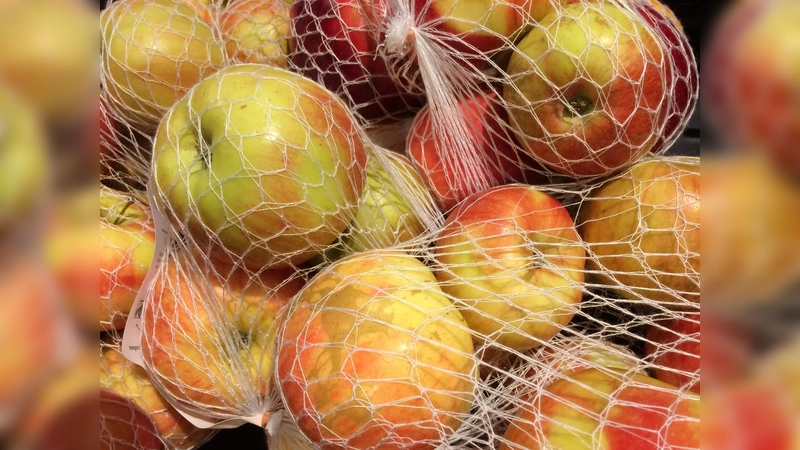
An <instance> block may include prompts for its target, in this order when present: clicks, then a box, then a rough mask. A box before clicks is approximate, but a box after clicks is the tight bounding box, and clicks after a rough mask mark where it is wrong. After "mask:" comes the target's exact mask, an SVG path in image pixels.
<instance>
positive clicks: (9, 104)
mask: <svg viewBox="0 0 800 450" xmlns="http://www.w3.org/2000/svg"><path fill="white" fill-rule="evenodd" d="M0 121H1V123H2V124H3V125H2V129H0V230H4V229H7V228H9V227H13V226H14V225H15V224H17V223H19V222H20V220H21V219H23V218H24V217H26V216H27V214H28V213H30V212H31V211H32V210H33V209H34V208H35V206H36V202H37V201H38V200H39V198H40V197H41V195H42V194H43V193H44V191H45V189H46V178H47V174H48V165H49V164H48V157H47V143H46V141H45V134H44V130H43V129H42V127H41V125H40V123H39V121H38V118H37V116H36V114H35V113H34V112H33V110H31V108H30V107H29V106H28V104H27V103H25V102H24V101H23V100H21V99H19V98H18V97H17V96H16V95H14V94H12V92H11V91H10V90H9V89H8V88H6V87H5V86H0Z"/></svg>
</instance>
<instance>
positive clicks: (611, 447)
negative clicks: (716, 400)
mask: <svg viewBox="0 0 800 450" xmlns="http://www.w3.org/2000/svg"><path fill="white" fill-rule="evenodd" d="M544 448H547V449H551V448H552V449H563V450H566V449H569V450H579V449H586V450H590V449H595V448H603V449H607V450H623V449H634V448H635V449H641V450H645V449H653V450H656V449H660V448H700V397H699V396H695V395H693V394H685V393H681V392H680V391H678V390H677V389H675V387H674V386H670V385H668V384H666V383H663V382H661V381H658V380H656V379H654V378H650V377H646V376H644V375H639V374H632V375H626V374H625V373H624V372H622V371H615V370H612V369H602V370H601V369H588V370H583V371H579V372H574V373H571V374H568V375H565V376H564V377H563V378H560V379H558V380H557V381H555V382H553V383H552V384H550V385H549V386H547V387H546V388H545V389H544V391H543V392H541V393H540V394H539V395H538V396H537V397H536V398H535V399H533V400H532V401H531V402H530V405H527V406H525V407H523V408H522V409H520V411H519V412H518V413H517V416H516V417H515V418H514V420H513V421H512V422H511V425H509V427H508V430H507V431H506V434H505V436H504V438H503V443H502V444H501V445H500V450H511V449H514V450H521V449H525V450H538V449H544Z"/></svg>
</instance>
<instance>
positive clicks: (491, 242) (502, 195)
mask: <svg viewBox="0 0 800 450" xmlns="http://www.w3.org/2000/svg"><path fill="white" fill-rule="evenodd" d="M435 252H436V253H435V256H436V260H437V262H438V263H439V266H440V270H437V272H436V277H437V279H438V280H439V282H440V283H441V286H442V290H443V291H444V292H445V293H446V294H448V295H449V296H451V297H453V298H454V299H457V300H458V306H459V309H460V310H461V313H462V314H463V315H464V319H465V320H466V321H467V323H468V324H469V326H470V329H472V330H473V331H474V332H475V334H476V337H477V338H478V339H480V340H485V341H487V342H494V343H496V344H499V345H504V346H508V347H510V348H511V349H513V350H517V351H523V350H527V349H530V348H535V347H538V346H540V345H541V344H542V343H543V342H546V341H548V340H549V339H550V338H552V337H553V336H555V335H556V334H557V333H558V332H559V331H561V329H562V328H563V327H564V326H566V324H567V323H569V321H570V320H572V317H573V315H574V314H575V312H576V311H577V309H578V305H579V304H580V302H581V298H582V297H583V288H582V283H583V280H584V272H583V269H584V265H585V250H584V248H583V246H582V244H581V242H580V238H579V237H578V233H577V231H576V230H575V226H574V223H573V221H572V218H571V217H570V216H569V213H568V212H567V210H566V209H565V208H564V207H563V205H561V203H560V202H559V201H558V200H556V199H554V198H552V197H550V196H549V195H547V194H545V193H542V192H540V191H538V190H536V189H535V188H534V187H532V186H526V185H508V186H500V187H496V188H492V189H488V190H486V191H484V192H479V193H477V194H473V195H472V196H470V197H468V198H467V199H466V200H464V202H463V203H461V204H460V205H459V206H458V207H457V208H456V209H455V210H454V211H453V212H452V213H451V214H450V216H449V217H448V218H447V221H446V222H445V224H444V226H443V227H442V229H441V231H440V232H439V235H438V238H437V240H436V250H435Z"/></svg>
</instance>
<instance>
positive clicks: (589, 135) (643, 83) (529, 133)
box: [503, 2, 672, 177]
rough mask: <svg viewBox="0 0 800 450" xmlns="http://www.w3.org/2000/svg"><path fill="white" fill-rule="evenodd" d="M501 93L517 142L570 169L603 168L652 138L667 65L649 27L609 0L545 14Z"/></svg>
mask: <svg viewBox="0 0 800 450" xmlns="http://www.w3.org/2000/svg"><path fill="white" fill-rule="evenodd" d="M507 73H508V77H509V81H508V82H507V83H506V84H505V86H504V90H503V97H504V98H505V100H506V102H507V104H508V113H509V117H510V123H511V126H512V128H513V129H514V131H515V132H516V137H517V140H518V141H519V143H520V144H521V145H522V147H523V150H524V151H526V152H527V153H529V154H530V155H531V156H533V157H534V159H536V160H537V161H538V162H540V163H541V164H543V165H545V166H546V167H548V168H550V169H552V170H555V171H557V172H559V173H562V174H565V175H569V176H572V177H587V176H596V175H607V174H610V173H612V172H615V171H617V170H620V169H622V168H624V167H626V166H629V165H631V164H633V163H634V162H636V161H637V160H638V159H640V158H641V157H642V156H644V155H645V154H646V153H647V152H648V151H649V150H650V149H651V148H652V147H653V145H655V143H656V141H657V140H658V138H659V133H660V131H661V129H662V127H663V126H664V123H665V122H666V115H667V109H668V105H669V103H670V102H669V101H668V97H667V94H668V91H669V89H670V86H671V85H672V71H671V68H670V67H669V65H668V64H667V55H666V53H665V51H664V50H663V49H662V44H661V41H660V40H658V39H657V38H656V35H655V32H654V31H653V30H652V29H651V28H650V27H649V26H648V25H647V23H646V22H644V20H643V19H641V18H639V17H638V16H636V15H635V14H634V13H633V12H631V11H627V10H624V9H621V8H620V7H618V6H616V5H615V4H614V3H612V2H598V3H589V4H586V3H580V4H573V5H567V6H566V7H565V8H563V10H561V11H559V12H558V13H553V14H550V15H548V16H547V17H545V18H544V19H543V20H542V21H541V23H540V26H537V27H536V28H534V29H532V30H531V31H530V32H529V33H528V34H527V35H526V36H525V37H524V38H523V39H522V40H521V41H520V42H519V43H518V44H517V49H516V51H515V52H514V53H513V54H512V56H511V59H510V60H509V63H508V68H507Z"/></svg>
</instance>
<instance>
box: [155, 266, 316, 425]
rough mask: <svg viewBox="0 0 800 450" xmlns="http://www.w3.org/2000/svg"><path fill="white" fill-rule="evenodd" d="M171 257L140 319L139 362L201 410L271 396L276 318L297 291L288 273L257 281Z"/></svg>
mask: <svg viewBox="0 0 800 450" xmlns="http://www.w3.org/2000/svg"><path fill="white" fill-rule="evenodd" d="M189 258H190V256H187V255H186V254H183V253H178V254H175V255H172V256H171V257H170V258H169V259H168V260H167V262H166V263H165V266H164V267H162V268H161V269H160V272H159V276H158V277H156V281H155V287H154V293H153V295H152V298H149V299H148V301H147V302H146V303H145V306H144V310H143V313H142V357H143V359H144V362H145V364H146V365H147V366H148V367H149V368H150V371H149V373H150V374H151V375H152V377H151V379H152V380H153V382H154V384H160V385H161V386H163V388H164V389H165V390H166V392H168V393H169V394H170V395H171V396H172V398H173V399H174V400H176V401H177V402H179V403H180V404H182V405H184V406H187V407H189V408H194V411H197V410H198V408H200V409H199V410H200V411H203V410H204V409H205V410H211V411H213V410H220V409H226V410H228V411H241V410H240V409H238V408H241V405H246V404H247V402H248V401H252V399H249V398H248V395H253V394H254V393H255V394H256V395H259V396H261V397H266V396H267V395H268V394H269V391H270V375H271V373H272V372H271V370H272V361H273V357H272V345H273V343H274V337H275V333H276V331H277V324H278V318H279V317H280V315H281V312H282V309H283V308H284V307H285V306H286V304H287V303H288V302H289V300H290V299H291V298H292V297H293V296H294V295H295V294H296V293H297V292H298V291H299V290H300V288H301V287H302V285H303V282H302V279H300V278H298V277H296V276H295V273H294V271H293V270H291V269H282V270H274V271H272V270H265V271H262V272H260V273H259V274H257V275H253V274H252V273H249V272H248V271H245V270H243V269H242V268H241V267H238V268H225V267H222V266H219V265H217V266H215V267H211V266H210V265H209V264H207V263H206V262H197V263H191V262H190V260H189Z"/></svg>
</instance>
